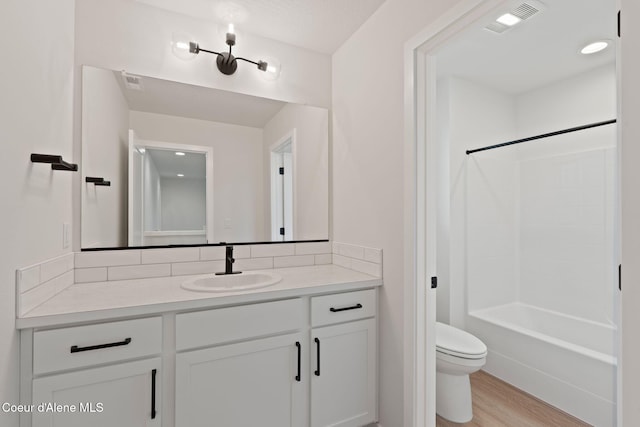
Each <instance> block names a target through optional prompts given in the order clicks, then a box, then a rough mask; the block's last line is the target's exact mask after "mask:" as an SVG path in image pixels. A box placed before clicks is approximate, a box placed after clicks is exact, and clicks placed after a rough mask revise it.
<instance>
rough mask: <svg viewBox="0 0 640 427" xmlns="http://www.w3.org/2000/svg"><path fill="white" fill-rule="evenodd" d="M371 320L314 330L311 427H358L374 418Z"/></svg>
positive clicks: (373, 320)
mask: <svg viewBox="0 0 640 427" xmlns="http://www.w3.org/2000/svg"><path fill="white" fill-rule="evenodd" d="M375 329H376V324H375V319H367V320H360V321H357V322H349V323H344V324H341V325H335V326H327V327H323V328H315V329H313V330H312V332H311V336H312V342H311V347H312V363H311V370H312V371H311V427H326V426H336V427H337V426H340V427H360V426H363V425H366V424H368V423H371V422H373V421H375V418H376V406H375V405H376V387H377V382H376V333H375Z"/></svg>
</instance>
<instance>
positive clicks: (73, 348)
mask: <svg viewBox="0 0 640 427" xmlns="http://www.w3.org/2000/svg"><path fill="white" fill-rule="evenodd" d="M130 342H131V338H125V340H124V341H118V342H110V343H108V344H98V345H90V346H87V347H78V346H77V345H72V346H71V353H79V352H81V351H91V350H100V349H103V348H109V347H119V346H121V345H127V344H129V343H130Z"/></svg>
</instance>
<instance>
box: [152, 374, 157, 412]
mask: <svg viewBox="0 0 640 427" xmlns="http://www.w3.org/2000/svg"><path fill="white" fill-rule="evenodd" d="M156 373H157V370H156V369H153V370H152V371H151V419H152V420H155V419H156Z"/></svg>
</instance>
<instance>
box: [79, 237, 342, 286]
mask: <svg viewBox="0 0 640 427" xmlns="http://www.w3.org/2000/svg"><path fill="white" fill-rule="evenodd" d="M233 257H234V258H235V260H236V262H235V263H234V265H233V268H234V270H239V271H243V270H264V269H270V268H283V267H301V266H308V265H319V264H331V261H332V260H331V243H330V242H311V243H272V244H266V245H265V244H263V245H235V246H234V247H233ZM224 258H225V247H224V246H202V247H188V248H158V249H127V250H118V251H99V252H98V251H96V252H78V253H76V254H75V263H76V264H75V265H76V278H75V281H76V283H88V282H98V281H105V280H125V279H142V278H148V277H163V276H184V275H189V274H207V273H215V272H218V271H224V264H225V261H224ZM105 277H106V278H105Z"/></svg>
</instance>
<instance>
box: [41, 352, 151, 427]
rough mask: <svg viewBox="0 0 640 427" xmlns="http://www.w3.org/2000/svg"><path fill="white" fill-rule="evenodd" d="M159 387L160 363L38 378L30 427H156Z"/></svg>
mask: <svg viewBox="0 0 640 427" xmlns="http://www.w3.org/2000/svg"><path fill="white" fill-rule="evenodd" d="M160 383H161V381H160V359H159V358H155V359H149V360H142V361H138V362H130V363H120V364H117V365H113V366H107V367H103V368H95V369H84V370H81V371H76V372H70V373H66V374H60V375H52V376H47V377H42V378H37V379H35V380H33V400H32V402H33V404H34V405H35V408H34V411H33V421H32V427H88V426H89V427H114V426H123V427H125V426H131V427H134V426H135V427H160V426H161V417H160V406H159V404H160V402H161V398H160ZM41 403H44V404H48V403H55V404H57V405H69V406H67V407H62V408H59V409H60V411H57V410H56V409H55V408H53V407H50V408H48V407H44V408H38V405H39V404H41ZM71 405H75V410H76V411H75V412H71V410H72V409H73V407H72V406H71ZM40 409H43V410H40ZM47 409H50V411H47Z"/></svg>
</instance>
